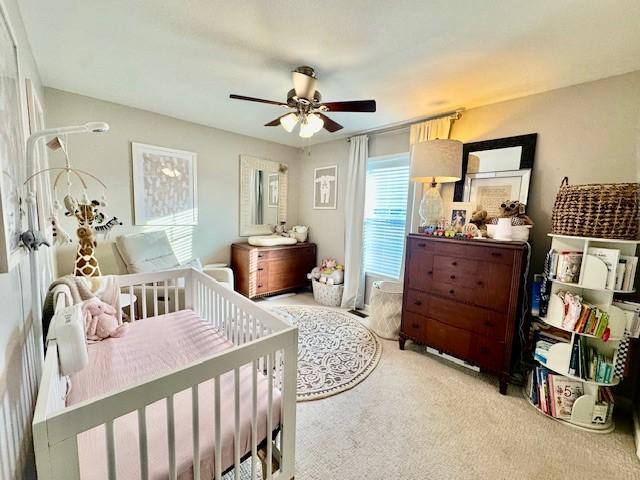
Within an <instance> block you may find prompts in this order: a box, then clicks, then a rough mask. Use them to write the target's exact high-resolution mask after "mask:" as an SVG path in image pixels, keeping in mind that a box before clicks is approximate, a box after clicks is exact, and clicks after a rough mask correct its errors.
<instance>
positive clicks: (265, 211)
mask: <svg viewBox="0 0 640 480" xmlns="http://www.w3.org/2000/svg"><path fill="white" fill-rule="evenodd" d="M287 179H288V174H287V166H286V165H285V164H283V163H279V162H273V161H271V160H266V159H263V158H258V157H251V156H248V155H241V156H240V236H242V237H245V236H250V235H263V234H269V233H271V232H272V228H273V226H274V225H277V224H279V223H281V222H286V221H287Z"/></svg>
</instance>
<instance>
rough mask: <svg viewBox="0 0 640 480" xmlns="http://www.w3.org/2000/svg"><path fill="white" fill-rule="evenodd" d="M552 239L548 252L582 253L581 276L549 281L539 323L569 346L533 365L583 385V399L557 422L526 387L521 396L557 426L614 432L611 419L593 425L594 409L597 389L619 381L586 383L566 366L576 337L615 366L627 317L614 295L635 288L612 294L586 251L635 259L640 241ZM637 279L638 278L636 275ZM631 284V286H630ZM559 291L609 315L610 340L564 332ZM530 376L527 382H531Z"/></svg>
mask: <svg viewBox="0 0 640 480" xmlns="http://www.w3.org/2000/svg"><path fill="white" fill-rule="evenodd" d="M549 237H551V239H552V240H551V249H553V250H556V251H557V252H562V251H581V252H582V253H583V255H582V263H581V265H580V276H579V281H578V283H568V282H562V281H559V280H556V279H552V280H551V282H552V287H551V296H550V300H549V305H548V308H547V314H546V316H545V317H538V318H539V320H541V321H542V322H544V323H546V324H547V325H550V326H552V327H554V328H556V329H558V330H562V331H565V332H569V333H571V341H570V343H562V342H560V343H556V344H554V345H552V346H551V347H550V348H549V351H548V352H547V360H546V361H545V362H542V361H540V360H537V359H536V362H537V363H539V364H540V365H542V366H544V367H546V368H547V369H549V370H551V371H553V372H555V373H557V374H559V375H562V376H565V377H568V378H571V379H574V380H579V381H581V382H582V384H583V391H584V395H582V396H581V397H579V398H578V399H576V401H575V403H574V404H573V409H572V412H571V418H570V419H566V420H565V419H560V418H556V417H553V416H551V415H548V414H546V413H545V412H543V411H542V410H540V409H539V408H538V407H537V406H536V405H534V404H533V403H532V402H531V399H530V398H529V388H528V387H526V386H525V388H524V389H523V394H524V396H525V397H526V398H527V400H529V403H530V404H531V405H532V406H533V407H534V408H535V409H536V410H538V412H540V413H541V414H543V415H545V416H546V417H548V418H551V419H553V420H556V421H558V422H560V423H563V424H566V425H570V426H573V427H577V428H580V429H583V430H589V431H593V432H598V433H608V432H611V431H613V429H614V428H615V425H614V422H613V418H612V415H610V416H609V418H607V421H606V422H605V423H603V424H600V423H592V422H591V417H592V415H593V408H594V406H595V404H596V399H597V398H598V389H599V388H601V387H611V386H615V385H617V384H618V383H620V379H619V378H617V377H613V378H612V379H611V381H610V382H608V383H605V382H596V381H593V380H586V379H583V378H580V377H577V376H575V375H570V374H569V372H568V371H569V363H570V359H571V350H572V345H573V341H574V340H575V337H576V335H580V336H583V337H586V339H587V340H586V342H587V343H588V345H589V346H590V347H593V348H595V349H596V350H597V351H598V352H599V353H603V354H604V355H606V356H608V357H613V364H614V365H615V363H616V356H617V354H618V348H619V345H620V342H621V341H622V340H623V339H624V338H625V337H624V334H625V326H626V317H625V314H624V313H623V311H622V310H621V309H620V308H618V307H616V306H615V305H612V303H613V299H614V294H624V293H631V292H634V291H635V288H633V287H634V285H632V288H630V289H628V290H615V289H610V288H607V287H606V283H607V276H608V270H607V266H606V264H605V263H604V262H603V261H602V260H600V259H599V258H598V257H595V256H593V255H590V254H589V253H588V251H589V248H591V247H598V248H609V249H616V250H619V251H620V255H627V256H636V250H637V247H638V245H639V244H640V240H616V239H608V238H594V237H572V236H569V235H555V234H549ZM636 276H637V275H636ZM633 283H634V282H633V280H632V284H633ZM559 290H564V291H569V292H571V293H574V294H577V295H580V296H581V297H582V298H583V299H584V300H585V301H586V302H588V303H590V304H593V305H595V306H597V307H598V308H600V309H601V310H605V311H606V312H607V313H608V315H609V329H610V336H609V339H608V340H607V341H606V342H605V341H604V340H602V339H601V338H600V337H597V336H595V335H590V334H587V333H580V332H575V331H572V330H568V329H565V328H564V327H563V326H562V318H563V308H564V307H563V304H562V301H561V300H560V298H559V297H558V296H557V295H556V292H558V291H559ZM531 375H533V372H531V373H530V378H529V381H531Z"/></svg>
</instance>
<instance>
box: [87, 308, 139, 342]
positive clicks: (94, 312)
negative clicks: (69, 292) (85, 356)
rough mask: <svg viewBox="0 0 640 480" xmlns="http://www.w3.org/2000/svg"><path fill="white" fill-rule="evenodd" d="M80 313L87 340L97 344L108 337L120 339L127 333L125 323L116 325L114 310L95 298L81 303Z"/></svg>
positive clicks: (116, 319)
mask: <svg viewBox="0 0 640 480" xmlns="http://www.w3.org/2000/svg"><path fill="white" fill-rule="evenodd" d="M82 311H83V313H84V318H85V331H86V334H87V340H90V341H93V342H99V341H100V340H104V339H105V338H109V337H114V338H117V337H122V336H123V335H125V334H126V333H127V330H128V328H129V326H128V325H127V324H126V323H123V324H119V323H118V318H117V317H116V309H115V308H113V307H112V306H111V305H109V304H108V303H104V302H103V301H101V300H100V299H99V298H97V297H95V298H91V299H89V300H85V301H84V302H83V303H82Z"/></svg>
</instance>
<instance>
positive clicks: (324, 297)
mask: <svg viewBox="0 0 640 480" xmlns="http://www.w3.org/2000/svg"><path fill="white" fill-rule="evenodd" d="M307 278H309V279H310V280H311V284H312V286H313V298H314V300H315V301H316V302H318V303H319V304H321V305H326V306H328V307H339V306H340V304H341V303H342V293H343V291H344V285H343V283H344V266H343V265H341V264H339V263H338V262H337V261H336V260H335V259H333V258H325V259H324V260H322V262H321V263H320V266H319V267H315V268H314V269H313V270H311V273H309V274H308V275H307Z"/></svg>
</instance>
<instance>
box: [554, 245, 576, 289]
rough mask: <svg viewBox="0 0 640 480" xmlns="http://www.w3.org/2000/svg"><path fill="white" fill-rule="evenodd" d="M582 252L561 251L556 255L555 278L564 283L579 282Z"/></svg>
mask: <svg viewBox="0 0 640 480" xmlns="http://www.w3.org/2000/svg"><path fill="white" fill-rule="evenodd" d="M581 265H582V252H578V251H562V252H560V253H558V265H557V267H556V278H557V279H558V280H559V281H561V282H564V283H578V282H579V281H580V267H581Z"/></svg>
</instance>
